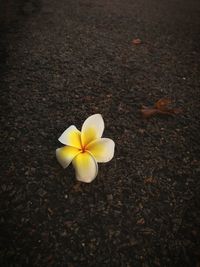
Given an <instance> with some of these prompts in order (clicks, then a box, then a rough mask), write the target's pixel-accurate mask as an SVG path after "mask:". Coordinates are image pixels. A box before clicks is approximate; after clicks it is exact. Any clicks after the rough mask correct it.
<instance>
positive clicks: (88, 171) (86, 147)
mask: <svg viewBox="0 0 200 267" xmlns="http://www.w3.org/2000/svg"><path fill="white" fill-rule="evenodd" d="M103 131H104V121H103V118H102V116H101V115H100V114H95V115H92V116H90V117H89V118H87V119H86V120H85V122H84V123H83V126H82V129H81V132H80V131H79V130H78V129H77V128H76V127H75V126H74V125H72V126H70V127H69V128H67V130H65V131H64V133H63V134H62V135H61V136H60V138H59V139H58V140H59V141H60V142H61V143H62V144H64V145H65V146H64V147H61V148H58V149H56V157H57V160H58V162H59V163H60V164H61V165H62V167H63V168H67V167H68V166H69V164H70V163H71V162H72V164H73V166H74V168H75V171H76V178H77V180H79V181H82V182H85V183H90V182H92V181H93V180H94V179H95V177H96V176H97V173H98V165H97V163H100V162H108V161H110V160H111V159H112V158H113V156H114V148H115V143H114V142H113V140H111V139H109V138H101V136H102V134H103Z"/></svg>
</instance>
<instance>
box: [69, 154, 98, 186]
mask: <svg viewBox="0 0 200 267" xmlns="http://www.w3.org/2000/svg"><path fill="white" fill-rule="evenodd" d="M72 163H73V166H74V168H75V170H76V179H77V180H79V181H81V182H85V183H91V182H92V181H93V180H94V179H95V177H96V176H97V173H98V166H97V163H96V161H95V159H94V158H93V156H92V155H90V153H87V152H84V153H79V154H78V155H77V156H76V157H75V158H74V159H73V161H72Z"/></svg>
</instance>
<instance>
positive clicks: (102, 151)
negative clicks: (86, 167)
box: [86, 138, 115, 162]
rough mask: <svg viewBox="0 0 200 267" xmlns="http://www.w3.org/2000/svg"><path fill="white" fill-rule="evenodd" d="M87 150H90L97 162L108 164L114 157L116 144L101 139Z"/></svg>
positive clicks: (88, 146)
mask: <svg viewBox="0 0 200 267" xmlns="http://www.w3.org/2000/svg"><path fill="white" fill-rule="evenodd" d="M86 150H88V151H89V152H90V153H91V154H92V155H93V157H94V158H95V159H96V161H97V162H108V161H110V160H111V159H112V158H113V156H114V150H115V143H114V141H113V140H112V139H109V138H100V139H97V140H95V141H93V142H91V143H90V144H89V145H87V147H86Z"/></svg>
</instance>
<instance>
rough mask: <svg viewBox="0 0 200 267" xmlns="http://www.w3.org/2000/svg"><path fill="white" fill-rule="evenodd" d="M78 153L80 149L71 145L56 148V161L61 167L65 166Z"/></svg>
mask: <svg viewBox="0 0 200 267" xmlns="http://www.w3.org/2000/svg"><path fill="white" fill-rule="evenodd" d="M78 153H80V150H79V149H78V148H75V147H71V146H64V147H61V148H58V149H56V157H57V160H58V162H59V163H60V164H61V165H62V167H63V168H67V167H68V166H69V164H70V163H71V161H72V160H73V158H74V157H75V156H76V155H77V154H78Z"/></svg>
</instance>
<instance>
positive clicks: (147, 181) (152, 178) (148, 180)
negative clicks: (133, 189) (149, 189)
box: [144, 177, 157, 184]
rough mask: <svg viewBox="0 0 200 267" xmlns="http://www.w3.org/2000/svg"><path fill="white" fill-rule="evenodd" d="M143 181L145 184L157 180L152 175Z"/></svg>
mask: <svg viewBox="0 0 200 267" xmlns="http://www.w3.org/2000/svg"><path fill="white" fill-rule="evenodd" d="M144 183H145V184H156V183H157V181H156V179H155V178H154V177H147V178H146V179H145V180H144Z"/></svg>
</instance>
